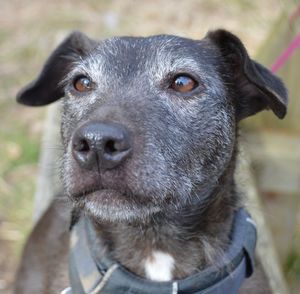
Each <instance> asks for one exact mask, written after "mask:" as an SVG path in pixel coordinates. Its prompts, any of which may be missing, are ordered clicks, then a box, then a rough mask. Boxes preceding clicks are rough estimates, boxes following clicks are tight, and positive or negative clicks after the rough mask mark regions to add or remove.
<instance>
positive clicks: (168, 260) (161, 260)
mask: <svg viewBox="0 0 300 294" xmlns="http://www.w3.org/2000/svg"><path fill="white" fill-rule="evenodd" d="M174 265H175V260H174V258H173V257H172V256H171V255H170V254H168V253H166V252H162V251H153V252H152V253H151V255H150V256H148V257H147V258H146V259H145V263H144V268H145V276H146V277H147V278H148V279H150V280H153V281H170V280H172V278H173V270H174Z"/></svg>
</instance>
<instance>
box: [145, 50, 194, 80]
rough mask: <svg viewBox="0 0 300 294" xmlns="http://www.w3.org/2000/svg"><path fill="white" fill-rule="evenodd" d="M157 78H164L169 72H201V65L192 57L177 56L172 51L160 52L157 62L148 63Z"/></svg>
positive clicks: (150, 70)
mask: <svg viewBox="0 0 300 294" xmlns="http://www.w3.org/2000/svg"><path fill="white" fill-rule="evenodd" d="M147 66H148V68H149V72H151V73H152V75H153V76H154V77H155V79H158V80H162V79H164V78H165V76H166V75H167V74H169V73H189V72H191V73H199V65H198V63H197V62H196V60H195V59H193V58H191V57H179V56H178V57H176V55H175V56H174V55H173V54H171V53H167V54H160V53H159V54H158V55H157V56H156V62H155V63H154V64H153V63H152V64H151V62H149V64H148V65H147Z"/></svg>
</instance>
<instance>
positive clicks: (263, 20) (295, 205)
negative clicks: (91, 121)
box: [0, 0, 300, 293]
mask: <svg viewBox="0 0 300 294" xmlns="http://www.w3.org/2000/svg"><path fill="white" fill-rule="evenodd" d="M0 5H1V6H0V7H1V9H0V117H1V122H0V158H1V159H0V292H1V293H2V292H3V293H10V291H11V285H12V281H13V277H14V271H15V269H16V265H17V260H18V257H19V255H20V252H21V248H22V245H23V244H24V241H25V238H26V236H27V235H28V233H29V231H30V229H31V226H32V215H33V197H34V196H33V195H34V191H35V180H36V177H37V174H38V158H39V150H40V144H41V134H42V132H43V129H44V124H43V122H44V116H45V109H46V108H26V107H23V106H20V105H17V104H16V102H15V95H16V93H17V91H18V90H19V89H20V88H21V87H22V86H23V85H25V84H26V83H27V82H29V81H30V80H32V79H33V78H34V77H35V76H36V74H37V73H38V72H39V71H40V69H41V66H42V64H43V62H44V61H45V59H46V58H47V56H48V55H49V54H50V52H51V51H52V50H53V49H54V48H55V46H56V45H57V44H58V43H59V42H60V41H61V40H62V39H63V38H64V37H65V36H66V35H67V34H68V33H69V32H70V31H71V30H74V29H79V30H82V31H84V32H85V33H86V34H88V35H89V36H90V37H93V38H96V39H101V38H105V37H108V36H113V35H135V36H137V35H149V34H158V33H168V34H176V35H183V36H187V37H191V38H196V39H197V38H199V39H200V38H202V37H203V36H204V35H205V33H206V32H207V31H208V30H211V29H214V28H220V27H222V28H226V29H228V30H231V31H232V32H234V33H235V34H237V35H238V36H239V37H240V38H241V39H242V40H243V42H244V44H245V46H246V47H247V48H248V50H249V53H250V55H252V56H256V57H257V58H258V60H260V61H261V62H262V63H264V64H265V65H267V66H270V65H271V64H272V63H273V62H274V61H275V59H276V58H277V57H278V55H279V53H280V52H281V51H282V50H283V49H284V48H285V47H286V46H287V45H288V43H289V42H290V41H291V40H292V38H293V36H294V35H295V34H296V33H297V32H300V26H299V20H298V19H297V17H296V16H295V15H294V16H292V17H291V15H292V13H293V11H295V9H296V8H297V5H299V3H298V1H280V0H266V1H259V0H227V1H216V0H212V1H210V0H202V1H201V0H189V1H176V0H173V1H171V0H170V1H163V0H152V1H134V0H123V1H121V0H119V1H116V0H115V1H112V0H111V1H109V0H90V1H78V0H73V1H71V0H69V1H58V0H52V1H42V0H31V1H28V0H19V1H17V0H10V1H5V0H0ZM299 18H300V17H299ZM299 51H300V49H299V50H298V51H297V52H296V53H295V54H294V55H293V57H292V59H291V60H290V61H289V63H288V64H287V65H286V66H285V67H284V68H282V69H281V70H280V72H279V75H280V76H282V77H283V79H284V80H285V81H286V82H288V85H289V87H292V89H290V93H291V97H290V99H291V104H290V105H291V107H290V114H289V115H288V117H287V119H286V120H285V121H277V120H276V119H274V118H273V116H272V115H271V114H269V113H266V114H263V115H259V116H257V117H255V118H251V119H249V120H248V121H247V122H246V123H245V124H244V126H243V127H244V128H245V130H246V131H247V132H249V137H248V135H247V136H246V140H247V141H249V144H250V147H249V150H250V155H251V158H252V160H253V162H254V164H253V170H254V172H255V175H256V177H257V185H258V188H259V190H260V192H261V195H262V200H263V203H264V208H265V213H266V216H267V220H268V222H269V224H270V226H271V228H272V232H273V237H274V240H275V246H276V247H277V249H278V251H279V255H280V261H281V264H282V269H283V271H284V273H285V275H286V277H287V279H288V284H289V286H290V287H291V288H292V289H293V293H300V287H299V285H300V241H299V238H300V237H299V236H300V214H299V185H300V167H299V166H300V160H299V156H300V154H299V153H300V144H299V138H300V123H299V117H300V88H299V84H300V73H299V68H300V53H299ZM252 133H256V134H260V135H261V136H260V137H257V136H255V135H253V136H254V137H253V138H252V137H251V136H252ZM250 138H252V139H253V140H252V139H250ZM262 138H263V139H262ZM253 142H255V143H253ZM53 145H55V142H54V143H53ZM49 148H52V147H51V143H50V144H49ZM269 162H271V164H270V165H269ZM283 163H284V166H283ZM280 171H282V173H284V175H285V177H280ZM275 173H276V174H275ZM297 289H298V290H297Z"/></svg>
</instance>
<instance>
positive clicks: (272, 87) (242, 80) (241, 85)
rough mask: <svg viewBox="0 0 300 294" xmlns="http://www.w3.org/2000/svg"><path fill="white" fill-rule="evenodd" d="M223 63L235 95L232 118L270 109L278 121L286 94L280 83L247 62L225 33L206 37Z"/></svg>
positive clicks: (240, 47)
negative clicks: (216, 48) (234, 114)
mask: <svg viewBox="0 0 300 294" xmlns="http://www.w3.org/2000/svg"><path fill="white" fill-rule="evenodd" d="M207 38H209V39H210V40H211V41H212V42H213V43H214V44H215V45H217V46H218V48H219V49H220V51H221V54H222V56H223V58H224V59H225V66H226V74H225V75H226V78H227V77H228V78H229V82H230V84H232V85H233V86H234V88H235V91H236V92H237V101H236V115H237V119H238V120H241V119H243V118H246V117H248V116H250V115H253V114H255V113H257V112H259V111H261V110H264V109H269V108H271V109H272V111H273V112H274V113H275V114H276V115H277V117H279V118H283V117H284V116H285V114H286V111H287V102H288V99H287V90H286V88H285V87H284V84H283V83H282V81H281V80H280V79H279V78H278V77H276V76H275V75H273V74H272V73H271V72H270V71H269V70H268V69H266V68H265V67H264V66H262V65H261V64H259V63H257V62H255V61H254V60H251V59H250V57H249V55H248V53H247V51H246V49H245V47H244V45H243V44H242V42H241V41H240V40H239V38H237V37H236V36H235V35H233V34H231V33H230V32H227V31H225V30H216V31H213V32H210V33H208V35H207Z"/></svg>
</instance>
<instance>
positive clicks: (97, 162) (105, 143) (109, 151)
mask: <svg viewBox="0 0 300 294" xmlns="http://www.w3.org/2000/svg"><path fill="white" fill-rule="evenodd" d="M130 151H131V144H130V134H129V132H128V130H127V129H126V128H125V127H123V126H122V125H118V124H107V123H100V122H91V123H87V124H84V125H83V126H81V127H80V128H78V129H77V130H76V132H75V134H74V136H73V141H72V152H73V156H74V158H75V160H76V161H77V162H78V164H79V165H80V166H81V167H83V168H85V169H93V168H95V167H98V168H100V169H112V168H115V167H117V166H118V165H119V164H120V163H121V162H122V161H124V159H126V158H127V157H128V156H129V154H130Z"/></svg>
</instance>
